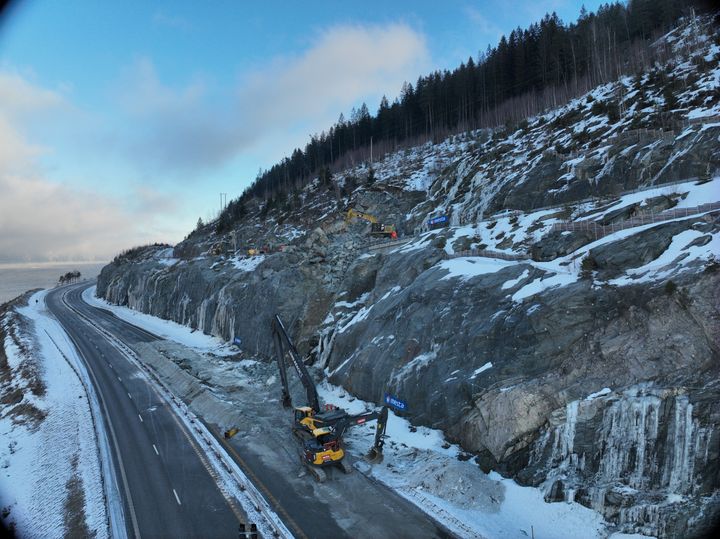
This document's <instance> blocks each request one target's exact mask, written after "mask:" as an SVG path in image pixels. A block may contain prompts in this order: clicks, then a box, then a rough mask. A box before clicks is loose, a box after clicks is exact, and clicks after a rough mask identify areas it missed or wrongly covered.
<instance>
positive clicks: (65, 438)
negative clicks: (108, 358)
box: [0, 291, 122, 538]
mask: <svg viewBox="0 0 720 539" xmlns="http://www.w3.org/2000/svg"><path fill="white" fill-rule="evenodd" d="M46 293H47V292H46V291H42V292H38V293H36V294H33V295H32V296H31V297H30V299H29V304H28V305H27V306H24V307H17V308H15V309H14V311H10V312H8V313H7V314H6V315H5V316H4V317H3V320H2V321H1V322H2V324H3V326H4V329H5V333H6V337H5V339H4V343H2V344H3V345H4V349H5V354H6V355H7V362H8V366H9V368H10V372H11V374H10V380H8V379H7V378H4V379H3V383H2V392H3V394H5V393H6V391H8V390H9V389H20V390H21V391H22V400H21V401H20V402H19V403H18V404H17V405H13V404H5V403H3V404H2V405H0V435H1V436H2V440H3V443H2V446H0V462H1V463H2V464H1V466H2V470H1V471H2V473H0V505H1V506H2V508H3V516H4V520H5V523H6V524H8V525H10V524H11V525H12V526H13V527H14V528H15V530H16V533H18V535H20V536H21V537H43V538H45V537H64V536H90V535H94V536H95V537H97V538H102V537H108V536H109V533H110V532H109V529H108V522H109V519H108V516H107V511H106V494H105V493H104V490H103V489H104V483H103V480H102V476H103V474H102V465H101V461H100V454H99V450H98V444H97V441H96V432H95V426H94V425H95V423H94V417H93V411H92V410H91V408H90V407H91V406H92V403H91V402H89V401H88V395H87V394H86V390H85V387H84V385H83V383H82V381H81V380H80V378H78V372H79V371H78V368H79V366H80V362H79V358H78V357H77V355H76V353H75V349H74V347H73V346H72V344H71V343H70V342H69V340H68V338H67V336H66V334H65V332H64V331H63V330H62V328H61V327H60V325H59V324H58V323H57V321H56V320H55V319H53V318H51V315H50V313H49V312H48V311H47V310H46V307H45V295H46ZM11 332H12V334H13V335H14V337H15V338H13V337H11ZM71 365H72V366H71ZM27 369H31V370H32V371H34V373H35V374H36V376H37V380H39V381H41V382H42V384H43V385H44V391H42V390H41V391H37V390H36V391H31V390H30V388H29V387H27V386H26V385H24V380H25V377H26V374H25V373H26V372H27ZM90 400H91V401H92V396H91V399H90ZM23 406H25V407H26V408H22V407H23ZM27 407H34V409H36V410H38V411H39V413H37V414H35V418H36V419H35V420H28V415H27V414H25V413H23V410H27ZM18 411H19V413H18ZM43 416H44V417H43ZM120 524H121V525H122V518H121V519H120Z"/></svg>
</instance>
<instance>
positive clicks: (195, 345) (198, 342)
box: [82, 286, 237, 356]
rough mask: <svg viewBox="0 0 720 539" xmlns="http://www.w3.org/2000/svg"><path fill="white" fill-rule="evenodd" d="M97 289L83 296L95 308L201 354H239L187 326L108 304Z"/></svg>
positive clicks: (222, 343)
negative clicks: (109, 312) (97, 295)
mask: <svg viewBox="0 0 720 539" xmlns="http://www.w3.org/2000/svg"><path fill="white" fill-rule="evenodd" d="M96 289H97V287H96V286H91V287H89V288H86V289H85V290H84V291H83V294H82V298H83V300H84V301H85V302H86V303H88V304H89V305H93V306H94V307H100V308H101V309H106V310H109V311H112V312H113V313H114V314H115V316H117V317H118V318H120V319H122V320H125V321H126V322H130V323H131V324H135V325H137V326H140V327H141V328H143V329H145V330H147V331H149V332H151V333H154V334H155V335H158V336H160V337H162V338H164V339H169V340H171V341H175V342H178V343H180V344H182V345H185V346H187V347H188V348H192V349H193V350H198V351H200V352H209V353H212V354H214V355H216V356H230V355H233V354H236V353H237V348H235V347H234V346H233V345H231V344H228V343H226V342H224V341H221V340H220V339H218V338H216V337H211V336H210V335H205V334H204V333H203V332H202V331H197V330H192V329H190V328H188V327H187V326H183V325H181V324H178V323H176V322H172V321H170V320H163V319H162V318H157V317H156V316H151V315H149V314H145V313H141V312H138V311H134V310H132V309H128V308H127V307H118V306H117V305H113V304H111V303H108V302H107V301H105V300H104V299H100V298H98V297H96V296H95V290H96Z"/></svg>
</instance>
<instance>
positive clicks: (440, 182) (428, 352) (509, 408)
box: [97, 27, 720, 537]
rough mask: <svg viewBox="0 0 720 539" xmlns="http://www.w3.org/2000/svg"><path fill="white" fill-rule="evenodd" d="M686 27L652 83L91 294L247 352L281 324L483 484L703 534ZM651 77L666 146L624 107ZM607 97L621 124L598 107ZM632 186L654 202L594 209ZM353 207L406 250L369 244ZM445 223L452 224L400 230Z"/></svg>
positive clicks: (414, 154)
mask: <svg viewBox="0 0 720 539" xmlns="http://www.w3.org/2000/svg"><path fill="white" fill-rule="evenodd" d="M693 32H695V33H694V34H688V32H687V30H682V31H678V32H677V33H676V34H674V35H675V39H674V41H673V42H674V43H680V42H682V39H686V41H685V43H687V40H688V39H691V38H692V39H694V41H693V43H694V44H695V45H694V47H686V48H685V49H683V50H686V53H687V56H688V59H686V60H687V61H684V60H682V58H678V59H677V61H676V62H674V63H673V65H672V66H670V67H668V66H663V67H661V68H658V70H659V71H658V72H660V71H662V73H664V77H665V78H658V76H657V74H655V75H654V74H652V73H650V74H648V75H646V76H643V77H640V78H638V79H623V80H621V81H618V83H617V84H614V85H607V86H605V87H602V88H599V89H597V90H596V91H594V92H592V93H591V94H589V95H588V96H583V98H581V99H578V100H576V101H574V102H573V103H570V104H569V105H567V106H566V107H563V108H561V109H558V110H556V111H552V112H551V113H548V114H547V115H545V116H542V117H539V118H535V119H532V120H531V121H530V122H528V125H527V126H522V127H521V128H519V129H517V130H514V131H509V132H502V131H498V132H496V133H493V134H488V133H472V134H467V135H465V136H462V137H455V138H453V139H451V140H447V141H444V142H443V143H440V144H438V145H435V146H433V145H426V146H423V147H421V148H417V149H412V150H407V151H402V152H398V153H396V154H393V155H390V156H387V157H386V158H385V159H384V160H383V161H382V162H380V163H378V164H376V170H375V174H376V176H377V178H378V180H377V181H376V182H375V183H374V184H372V185H362V186H361V187H358V188H356V189H354V190H350V188H349V187H348V188H347V189H346V193H345V194H344V195H338V193H339V190H335V191H333V190H328V189H327V188H325V187H323V186H321V185H320V184H319V181H318V182H315V183H314V184H312V185H311V186H309V187H308V188H307V189H305V190H304V191H303V192H302V193H300V194H299V195H298V196H297V197H296V198H295V199H294V200H293V201H291V202H289V203H288V205H287V206H286V207H285V208H275V209H271V210H268V208H267V207H265V204H264V202H262V201H257V202H255V203H254V204H253V205H251V207H248V208H247V215H246V217H245V218H244V219H243V220H241V221H240V222H238V223H236V225H235V228H234V230H232V231H231V232H230V233H226V234H223V235H221V234H217V233H216V232H214V230H213V229H212V227H206V228H205V229H204V230H199V231H196V232H194V233H193V234H192V235H191V236H190V237H189V238H188V239H187V240H186V241H184V242H183V243H181V244H179V245H177V246H176V247H175V248H174V249H173V250H170V249H163V248H147V249H139V250H136V251H135V252H133V253H129V254H127V255H125V256H123V257H119V258H118V259H117V260H116V261H115V262H113V263H112V264H110V265H109V266H107V267H106V268H105V269H104V270H103V271H102V273H101V275H100V278H99V280H98V288H97V293H98V295H99V296H101V297H104V298H106V299H108V300H109V301H112V302H114V303H118V304H122V305H128V306H130V307H132V308H134V309H138V310H141V311H143V312H147V313H150V314H154V315H156V316H160V317H163V318H168V319H171V320H175V321H177V322H180V323H182V324H186V325H189V326H191V327H195V328H198V329H199V330H201V331H205V332H206V333H211V334H214V335H217V336H219V337H222V338H224V339H226V340H232V339H234V338H236V337H237V338H240V339H241V342H242V344H241V348H242V350H243V352H244V353H245V354H249V355H253V356H258V357H265V358H269V357H270V355H271V353H272V348H271V347H272V344H271V341H270V334H269V320H270V317H271V316H272V315H273V314H274V313H279V314H280V315H281V316H282V317H283V319H284V320H285V322H286V325H287V326H288V327H289V328H290V329H291V332H292V334H293V337H294V339H295V340H296V342H297V343H298V345H299V348H300V350H301V352H302V353H304V354H308V361H313V362H315V364H316V365H317V366H319V367H321V368H322V369H324V370H325V372H326V374H327V376H328V377H329V378H330V379H331V381H333V382H334V383H338V384H341V385H343V386H344V387H345V388H346V389H347V390H348V391H350V392H352V393H354V394H356V395H358V396H359V397H361V398H363V399H365V400H369V401H375V402H378V403H380V402H381V401H382V399H383V395H384V394H385V393H386V392H389V393H392V394H394V395H397V396H400V397H401V398H403V399H404V400H406V401H407V402H408V405H409V410H408V414H409V416H410V417H411V419H412V420H413V421H415V422H417V423H421V424H425V425H429V426H433V427H436V428H441V429H442V430H443V431H445V433H446V434H447V436H448V437H449V438H451V439H453V440H456V441H459V442H460V443H461V444H462V445H463V447H464V448H465V449H466V450H468V451H471V452H473V453H474V454H475V456H476V461H477V463H478V464H479V465H480V466H481V467H482V468H483V469H486V470H487V469H497V470H500V471H501V472H502V473H504V474H506V475H509V476H513V477H515V478H516V479H517V480H518V481H519V482H521V483H523V484H530V485H535V486H539V487H541V488H543V489H544V491H545V492H546V498H547V500H548V501H551V502H552V501H560V500H568V499H572V500H575V501H578V502H580V503H583V504H585V505H587V506H589V507H593V508H595V509H597V510H599V511H601V512H602V513H603V514H604V515H605V517H606V518H607V519H609V520H610V521H612V522H616V523H618V524H619V525H620V526H621V528H622V529H624V530H626V531H628V532H630V531H638V532H644V533H651V534H656V535H658V536H659V537H684V536H687V535H688V534H690V535H692V534H698V533H701V532H702V531H703V530H704V529H706V527H707V526H709V525H710V524H711V523H712V522H713V518H714V517H715V515H716V514H717V506H718V503H720V496H719V495H718V489H719V488H720V471H719V469H718V447H719V442H720V439H719V438H718V436H719V434H718V432H719V431H718V429H719V427H720V405H718V404H717V403H718V402H720V376H719V374H720V361H719V360H720V342H718V336H720V304H719V302H718V295H717V290H718V287H719V285H720V283H719V281H720V272H718V269H719V268H718V264H717V262H716V261H715V258H714V256H715V255H717V253H718V251H719V250H720V235H719V234H720V213H719V212H718V211H717V210H716V209H715V210H713V208H712V207H711V208H696V206H697V205H698V204H701V203H705V202H716V201H718V200H720V177H716V175H715V171H716V170H717V169H718V168H720V157H719V156H720V151H719V150H720V146H719V143H718V140H719V137H720V124H718V123H717V122H715V121H714V120H713V119H712V115H713V114H717V113H718V112H720V102H719V100H720V98H719V97H718V92H717V80H718V79H717V77H718V74H719V73H720V67H718V61H719V60H720V48H718V46H717V44H715V43H714V42H713V41H712V39H710V38H709V37H707V36H706V37H705V38H702V39H701V38H700V37H698V36H700V35H701V34H700V33H699V30H698V29H697V27H696V28H695V30H693ZM671 37H672V36H671ZM678 50H679V49H678ZM687 51H690V52H687ZM698 55H701V56H702V58H703V59H704V60H703V61H704V62H705V64H704V66H705V67H704V71H700V72H699V73H696V74H695V75H693V76H690V72H691V71H692V69H691V68H692V65H693V64H692V63H691V62H690V60H689V58H694V57H696V56H698ZM683 62H685V63H683ZM668 80H669V81H671V82H672V81H683V84H684V87H683V88H684V90H683V91H682V92H679V94H678V96H679V97H678V102H679V103H680V106H682V107H685V108H684V109H682V110H680V111H678V112H676V113H675V114H674V116H673V115H671V116H673V117H674V118H675V120H676V121H675V124H674V131H673V130H672V129H670V128H668V129H666V130H665V131H664V132H662V133H661V132H659V131H658V132H654V131H652V130H651V131H648V129H654V127H653V126H652V125H648V126H645V127H643V126H642V121H645V120H646V119H647V118H652V114H650V113H647V114H642V115H640V114H639V112H640V111H642V110H644V109H643V108H642V107H643V106H645V105H647V103H649V102H656V103H658V104H659V105H661V104H662V92H663V88H664V86H663V84H669V83H668ZM638 81H639V82H638ZM662 81H664V82H662ZM712 81H714V82H712ZM638 84H639V86H638ZM678 88H680V86H678ZM613 101H617V103H618V104H619V105H621V106H620V107H619V108H620V110H622V111H623V113H622V114H621V115H620V117H619V119H615V120H616V121H612V120H611V119H610V116H609V115H608V114H607V113H603V112H602V110H605V109H603V106H597V103H598V102H600V103H605V107H606V108H607V107H608V106H610V105H611V104H612V102H613ZM693 107H694V108H693ZM697 117H704V118H705V119H704V120H696V119H695V118H697ZM637 118H641V119H640V120H638V119H637ZM658 121H659V120H658ZM364 174H366V170H365V169H363V168H362V167H358V168H356V169H353V170H349V171H344V172H342V173H341V174H339V175H338V177H337V182H338V185H340V186H342V185H343V184H344V185H346V186H349V185H350V181H351V179H352V182H353V183H354V182H356V181H358V180H359V181H361V182H362V181H364V180H363V175H364ZM670 181H672V182H673V184H672V185H667V184H666V182H670ZM678 182H680V183H678ZM638 186H640V187H643V186H644V187H645V188H650V189H649V190H647V191H641V192H636V193H630V194H625V195H623V196H619V195H612V193H617V192H619V191H622V190H624V189H628V188H635V187H638ZM653 187H654V188H653ZM589 195H595V198H594V199H592V200H590V199H586V197H588V196H589ZM600 195H605V196H600ZM338 196H340V198H338ZM545 205H554V206H552V207H548V208H545V209H533V208H538V207H540V206H545ZM348 206H352V207H356V208H359V209H362V210H364V211H368V212H370V213H374V214H376V215H380V216H382V218H383V219H384V220H385V222H391V221H394V222H395V223H396V224H397V225H398V228H399V229H400V230H401V232H403V233H404V234H405V237H404V238H403V239H404V240H409V241H408V242H407V243H404V244H402V245H396V246H392V245H391V246H389V247H384V248H380V249H375V248H374V246H373V245H371V244H369V243H368V236H367V232H368V230H367V226H366V225H364V224H362V223H357V222H354V223H353V222H351V223H347V222H346V221H345V220H344V219H343V217H344V216H343V215H342V213H341V212H340V209H343V208H346V207H348ZM508 209H511V210H513V211H511V212H508V211H507V210H508ZM668 209H670V210H671V211H674V212H675V213H673V214H662V212H663V211H667V210H668ZM501 210H502V211H501ZM683 211H684V213H685V214H684V215H683ZM442 213H445V214H448V215H449V216H450V218H451V221H452V222H454V224H455V225H456V226H453V227H451V228H446V229H441V230H434V231H428V232H425V233H422V234H418V235H412V232H413V231H416V230H417V229H418V228H420V227H421V226H422V223H423V222H425V220H426V219H427V217H428V216H433V215H439V214H442ZM658 213H660V217H659V218H658V219H657V221H660V222H653V221H654V220H655V216H656V214H658ZM648 215H651V216H653V218H652V219H650V220H649V221H648V220H647V219H648V218H647V216H648ZM605 225H607V227H606V226H605ZM598 230H600V232H598ZM280 243H282V244H287V245H288V247H287V248H286V249H285V250H284V251H282V252H269V253H267V254H265V255H261V256H256V257H247V256H244V254H245V252H246V249H247V247H249V246H260V245H265V244H270V245H273V244H274V245H278V244H280ZM466 249H476V250H483V251H482V253H483V254H485V255H486V256H484V257H483V256H469V257H459V253H460V251H464V250H466ZM488 250H490V253H489V255H490V256H491V257H490V258H488V256H487V255H488ZM478 252H479V251H476V252H475V254H477V253H478ZM493 253H495V255H493Z"/></svg>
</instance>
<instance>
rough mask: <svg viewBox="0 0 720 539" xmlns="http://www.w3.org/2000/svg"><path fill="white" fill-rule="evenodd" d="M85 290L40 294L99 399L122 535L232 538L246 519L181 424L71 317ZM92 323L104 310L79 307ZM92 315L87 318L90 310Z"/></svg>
mask: <svg viewBox="0 0 720 539" xmlns="http://www.w3.org/2000/svg"><path fill="white" fill-rule="evenodd" d="M84 288H85V287H73V288H61V289H57V290H53V291H51V292H50V293H49V294H48V295H47V299H46V302H47V306H48V308H49V310H50V311H51V312H52V313H53V315H55V317H56V318H57V319H58V320H59V322H60V323H61V324H62V326H63V328H64V329H65V331H66V332H67V334H68V335H69V336H70V338H71V340H72V341H73V342H74V344H75V346H76V348H77V350H78V353H79V354H80V356H81V357H82V359H83V361H84V362H85V364H86V366H87V369H88V371H89V373H90V375H91V379H92V381H93V385H94V386H95V390H96V392H97V393H98V396H99V398H100V400H101V404H102V408H103V415H104V416H105V417H104V421H105V424H106V425H107V428H108V431H109V432H108V437H109V439H110V445H111V450H112V456H113V459H114V467H115V470H116V472H117V475H118V476H119V477H117V481H118V484H119V485H120V490H121V493H122V495H123V498H124V515H125V522H126V527H127V532H128V535H129V536H131V537H133V536H135V537H173V538H176V537H237V533H238V526H239V524H240V523H241V522H246V517H245V516H244V515H243V513H242V511H241V509H239V507H238V506H237V503H236V502H235V501H234V500H230V499H227V498H226V497H225V496H224V495H223V493H222V492H221V491H220V489H219V488H218V486H217V484H216V483H215V480H214V479H213V477H212V476H211V474H210V471H209V469H208V468H207V467H206V465H205V463H204V462H203V459H202V458H201V454H202V453H201V452H200V451H199V450H198V448H196V446H195V442H194V440H193V439H192V438H191V437H190V435H189V434H188V433H187V431H186V429H185V428H184V426H183V425H182V424H181V422H180V421H179V420H178V418H177V417H176V416H175V414H174V412H173V410H171V409H170V408H169V407H168V406H167V405H166V404H165V402H164V401H163V399H162V398H161V397H160V396H159V395H158V393H157V392H156V390H155V389H154V388H153V387H152V386H151V384H150V383H149V382H148V381H147V379H146V378H145V376H144V375H142V374H141V373H140V372H139V371H138V368H137V367H136V366H135V365H134V364H133V363H132V362H131V361H130V360H129V359H128V358H127V357H126V356H125V355H124V354H123V353H121V352H120V351H119V350H118V349H117V348H115V347H114V346H113V345H112V344H111V343H110V342H109V341H108V340H107V338H106V337H104V336H103V335H102V334H101V333H100V332H99V331H97V330H96V329H95V328H93V327H92V326H91V325H90V324H88V323H86V322H85V321H84V320H83V319H82V318H81V317H79V316H78V315H77V314H76V313H74V312H73V311H72V310H71V309H70V308H69V307H68V306H67V305H66V303H65V302H64V301H63V299H64V298H63V296H64V295H66V294H67V295H69V296H74V297H71V298H68V299H69V300H74V301H73V306H74V308H75V306H79V305H80V304H83V303H82V301H81V300H80V294H81V293H82V290H83V289H84ZM84 305H85V306H84V307H83V309H84V310H86V311H87V314H88V315H89V316H91V317H92V319H93V320H94V321H95V322H96V323H100V324H103V325H104V321H105V323H108V322H107V320H106V318H107V317H108V316H112V315H111V314H110V313H107V311H103V310H101V309H94V308H93V307H91V306H88V305H86V304H84ZM93 311H95V312H93ZM112 328H113V333H114V334H115V335H117V336H118V337H119V338H121V339H122V340H123V341H124V342H126V343H127V344H129V345H132V344H133V343H136V342H138V341H143V342H147V341H150V340H152V339H154V338H156V337H155V336H153V335H151V334H149V333H147V332H145V331H143V330H141V329H140V328H137V327H135V326H132V325H130V324H125V323H122V321H120V320H118V319H115V320H112Z"/></svg>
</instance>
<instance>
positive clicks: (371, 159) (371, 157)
mask: <svg viewBox="0 0 720 539" xmlns="http://www.w3.org/2000/svg"><path fill="white" fill-rule="evenodd" d="M372 139H373V138H372V137H370V166H372V164H373V154H372V150H373V148H372Z"/></svg>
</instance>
